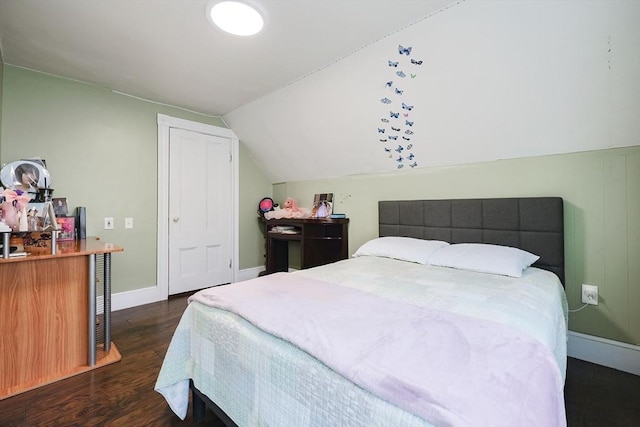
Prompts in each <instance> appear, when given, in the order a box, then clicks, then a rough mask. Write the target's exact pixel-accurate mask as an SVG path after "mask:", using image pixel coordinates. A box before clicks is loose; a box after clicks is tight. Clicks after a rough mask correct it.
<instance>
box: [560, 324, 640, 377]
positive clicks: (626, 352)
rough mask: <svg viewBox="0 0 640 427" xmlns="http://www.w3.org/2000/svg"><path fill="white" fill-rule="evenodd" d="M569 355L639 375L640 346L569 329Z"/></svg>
mask: <svg viewBox="0 0 640 427" xmlns="http://www.w3.org/2000/svg"><path fill="white" fill-rule="evenodd" d="M568 338H569V340H568V343H567V354H568V356H569V357H574V358H576V359H580V360H585V361H587V362H591V363H596V364H598V365H602V366H607V367H609V368H613V369H617V370H619V371H624V372H628V373H630V374H634V375H640V346H637V345H632V344H627V343H623V342H619V341H613V340H610V339H607V338H600V337H595V336H592V335H586V334H582V333H580V332H573V331H569V334H568Z"/></svg>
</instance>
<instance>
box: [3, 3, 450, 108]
mask: <svg viewBox="0 0 640 427" xmlns="http://www.w3.org/2000/svg"><path fill="white" fill-rule="evenodd" d="M219 1H220V0H215V1H214V2H219ZM451 2H452V1H451V0H402V1H397V0H340V1H339V0H295V1H293V0H264V1H260V0H247V1H246V3H249V4H253V5H254V6H255V7H256V8H257V9H258V10H260V11H261V13H262V14H263V15H264V17H265V27H264V29H263V31H262V32H261V33H259V34H258V35H255V36H250V37H238V36H233V35H230V34H226V33H224V32H222V31H221V30H219V29H218V28H217V27H215V26H213V25H212V24H211V23H210V22H209V21H208V19H207V17H206V11H207V5H208V2H207V1H206V0H162V1H158V0H127V1H119V0H106V1H105V0H46V1H43V0H2V1H0V43H1V44H0V46H1V49H2V57H3V61H4V62H5V63H6V64H11V65H16V66H20V67H25V68H29V69H32V70H36V71H41V72H45V73H49V74H53V75H56V76H61V77H66V78H70V79H74V80H78V81H81V82H86V83H91V84H95V85H99V86H103V87H106V88H110V89H113V90H115V91H119V92H123V93H126V94H129V95H134V96H137V97H140V98H143V99H148V100H151V101H156V102H161V103H166V104H169V105H173V106H178V107H181V108H185V109H188V110H193V111H196V112H200V113H204V114H208V115H213V116H222V115H224V114H226V113H228V112H230V111H232V110H234V109H236V108H238V107H240V106H242V105H244V104H247V103H249V102H251V101H253V100H256V99H258V98H260V97H262V96H265V95H267V94H269V93H272V92H274V91H276V90H278V89H280V88H281V87H283V86H285V85H287V84H289V83H291V82H293V81H295V80H297V79H300V78H302V77H304V76H306V75H308V74H310V73H312V72H313V71H314V70H317V69H319V68H322V67H324V66H325V65H327V64H329V63H332V62H334V61H336V60H338V59H340V58H342V57H344V56H346V55H349V54H350V53H352V52H354V51H356V50H358V49H360V48H362V47H363V46H366V45H368V44H370V43H372V42H374V41H376V40H379V39H381V38H383V37H384V36H386V35H387V34H389V33H392V32H394V31H397V30H398V29H400V28H402V27H404V26H406V25H408V24H411V23H412V22H414V21H416V20H419V19H421V18H423V17H424V16H426V15H428V14H431V13H433V12H435V11H437V10H439V9H440V8H442V7H443V6H445V5H447V4H449V3H451Z"/></svg>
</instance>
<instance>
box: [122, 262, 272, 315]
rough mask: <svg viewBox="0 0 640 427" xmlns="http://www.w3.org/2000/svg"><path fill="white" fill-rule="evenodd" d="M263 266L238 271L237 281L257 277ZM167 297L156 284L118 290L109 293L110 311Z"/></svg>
mask: <svg viewBox="0 0 640 427" xmlns="http://www.w3.org/2000/svg"><path fill="white" fill-rule="evenodd" d="M263 270H264V267H254V268H247V269H244V270H240V271H238V280H237V281H238V282H242V281H244V280H249V279H254V278H256V277H258V275H259V274H260V272H261V271H263ZM166 299H167V296H166V295H163V294H162V293H161V292H160V290H159V288H158V287H157V286H150V287H148V288H142V289H135V290H133V291H126V292H118V293H116V294H112V295H111V311H118V310H123V309H125V308H132V307H137V306H139V305H144V304H151V303H153V302H158V301H164V300H166Z"/></svg>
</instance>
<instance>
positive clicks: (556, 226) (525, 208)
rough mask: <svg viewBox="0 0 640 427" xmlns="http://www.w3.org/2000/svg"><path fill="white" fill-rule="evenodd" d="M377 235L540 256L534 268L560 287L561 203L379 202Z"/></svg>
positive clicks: (534, 200) (525, 200)
mask: <svg viewBox="0 0 640 427" xmlns="http://www.w3.org/2000/svg"><path fill="white" fill-rule="evenodd" d="M378 223H379V235H380V237H384V236H404V237H415V238H419V239H431V240H444V241H446V242H449V243H490V244H494V245H503V246H512V247H516V248H520V249H523V250H525V251H528V252H531V253H534V254H536V255H538V256H540V259H539V260H538V261H537V262H536V263H535V264H534V266H535V267H539V268H542V269H545V270H549V271H552V272H554V273H555V274H556V275H557V276H558V277H559V278H560V281H561V282H562V283H563V284H564V270H565V269H564V216H563V203H562V198H560V197H520V198H504V199H450V200H401V201H380V202H378Z"/></svg>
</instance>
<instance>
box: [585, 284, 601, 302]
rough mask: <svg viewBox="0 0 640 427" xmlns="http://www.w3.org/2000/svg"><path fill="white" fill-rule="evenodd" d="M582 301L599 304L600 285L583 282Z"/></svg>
mask: <svg viewBox="0 0 640 427" xmlns="http://www.w3.org/2000/svg"><path fill="white" fill-rule="evenodd" d="M582 303H583V304H591V305H598V287H597V286H594V285H585V284H584V283H583V284H582Z"/></svg>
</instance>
